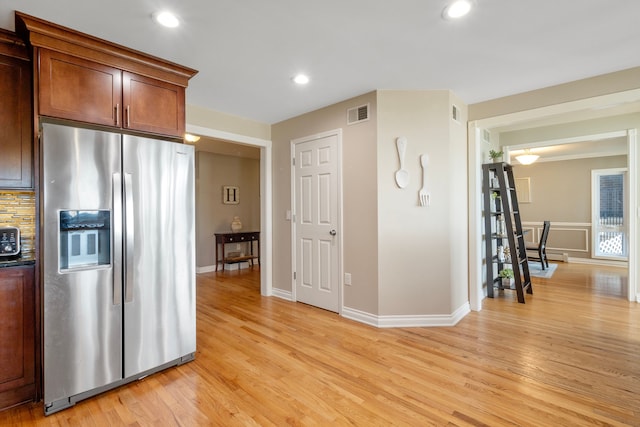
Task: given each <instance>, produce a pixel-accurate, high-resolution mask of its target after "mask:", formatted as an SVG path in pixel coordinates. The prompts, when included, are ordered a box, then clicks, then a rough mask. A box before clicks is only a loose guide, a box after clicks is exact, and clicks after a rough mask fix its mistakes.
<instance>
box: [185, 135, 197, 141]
mask: <svg viewBox="0 0 640 427" xmlns="http://www.w3.org/2000/svg"><path fill="white" fill-rule="evenodd" d="M199 139H200V137H199V136H197V135H193V134H190V133H185V134H184V140H185V141H187V142H198V140H199Z"/></svg>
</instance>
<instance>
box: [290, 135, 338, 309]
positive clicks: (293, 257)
mask: <svg viewBox="0 0 640 427" xmlns="http://www.w3.org/2000/svg"><path fill="white" fill-rule="evenodd" d="M330 136H335V137H336V140H337V143H338V147H337V150H336V152H337V155H338V159H337V162H338V168H337V169H338V170H337V174H338V176H337V179H338V195H337V197H338V200H337V206H338V226H337V229H338V230H337V232H338V233H337V235H336V237H337V239H338V241H337V247H338V280H339V284H338V286H339V287H340V290H339V293H340V302H339V306H338V314H340V315H342V309H343V307H344V283H343V281H344V279H343V278H344V272H343V268H344V267H343V259H342V257H343V253H344V252H343V246H342V245H343V242H344V239H343V237H342V235H343V226H342V206H343V203H342V129H333V130H329V131H326V132H320V133H317V134H314V135H309V136H304V137H302V138H296V139H293V140H291V147H290V153H289V158H290V159H291V208H292V212H291V300H292V301H297V297H296V279H295V278H294V273H295V269H296V262H297V254H296V221H295V218H296V217H295V215H296V212H295V206H296V186H295V181H296V180H295V164H294V158H295V153H296V144H301V143H304V142H309V141H313V140H316V139H321V138H326V137H330Z"/></svg>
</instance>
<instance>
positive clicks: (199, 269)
mask: <svg viewBox="0 0 640 427" xmlns="http://www.w3.org/2000/svg"><path fill="white" fill-rule="evenodd" d="M211 271H216V266H215V265H205V266H203V267H196V273H197V274H200V273H209V272H211Z"/></svg>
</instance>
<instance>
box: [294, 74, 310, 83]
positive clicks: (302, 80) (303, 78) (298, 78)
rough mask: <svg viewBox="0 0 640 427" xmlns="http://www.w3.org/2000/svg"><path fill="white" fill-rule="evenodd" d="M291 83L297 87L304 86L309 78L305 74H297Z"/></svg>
mask: <svg viewBox="0 0 640 427" xmlns="http://www.w3.org/2000/svg"><path fill="white" fill-rule="evenodd" d="M293 81H294V82H295V83H297V84H299V85H306V84H307V83H309V76H307V75H305V74H298V75H297V76H295V77H294V78H293Z"/></svg>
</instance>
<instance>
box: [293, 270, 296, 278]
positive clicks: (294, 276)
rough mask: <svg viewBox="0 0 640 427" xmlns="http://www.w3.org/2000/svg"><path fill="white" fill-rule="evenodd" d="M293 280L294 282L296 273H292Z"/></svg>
mask: <svg viewBox="0 0 640 427" xmlns="http://www.w3.org/2000/svg"><path fill="white" fill-rule="evenodd" d="M293 280H296V272H295V271H294V272H293Z"/></svg>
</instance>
